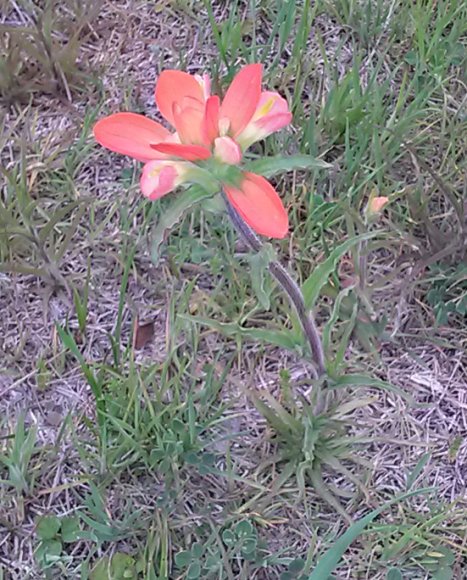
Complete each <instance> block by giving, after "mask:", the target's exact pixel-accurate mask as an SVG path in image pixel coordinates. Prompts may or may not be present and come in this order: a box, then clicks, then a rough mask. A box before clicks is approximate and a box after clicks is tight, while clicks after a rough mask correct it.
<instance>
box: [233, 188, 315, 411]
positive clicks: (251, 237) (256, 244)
mask: <svg viewBox="0 0 467 580" xmlns="http://www.w3.org/2000/svg"><path fill="white" fill-rule="evenodd" d="M222 195H223V198H224V201H225V205H226V207H227V212H228V214H229V217H230V219H231V221H232V223H233V225H234V226H235V229H236V230H237V232H238V233H239V234H240V235H241V236H242V238H243V239H244V240H245V242H246V243H247V244H248V245H249V247H250V248H251V249H252V250H253V251H255V252H260V251H261V249H262V247H263V244H262V242H261V241H260V239H259V238H258V236H257V235H256V234H255V233H254V231H253V230H252V229H251V228H250V226H249V225H248V224H247V223H245V222H244V221H243V219H242V218H241V216H240V215H239V214H238V212H237V211H236V210H235V208H234V207H232V205H231V204H230V202H229V200H228V199H227V197H226V196H225V194H224V193H223V194H222ZM269 271H270V272H271V274H272V275H273V276H274V278H275V279H276V280H277V282H279V284H280V285H281V287H282V289H283V290H284V291H285V293H286V294H287V296H288V297H289V299H290V302H291V303H292V304H293V306H294V307H295V310H296V312H297V314H298V317H299V319H300V323H301V325H302V328H303V331H304V333H305V336H306V338H307V340H308V342H309V344H310V348H311V352H312V355H313V359H314V365H315V375H316V377H317V378H319V377H321V376H323V375H324V373H325V364H324V353H323V346H322V344H321V337H320V335H319V332H318V329H317V327H316V324H315V321H314V319H313V316H312V314H311V312H309V311H308V310H307V308H306V305H305V301H304V299H303V295H302V292H301V290H300V288H299V287H298V284H297V283H296V282H295V280H294V279H293V278H292V276H291V275H290V274H289V273H288V272H287V270H286V269H285V268H284V267H283V266H282V264H280V263H279V262H277V261H275V260H273V261H271V262H269ZM318 405H319V406H321V404H320V403H318Z"/></svg>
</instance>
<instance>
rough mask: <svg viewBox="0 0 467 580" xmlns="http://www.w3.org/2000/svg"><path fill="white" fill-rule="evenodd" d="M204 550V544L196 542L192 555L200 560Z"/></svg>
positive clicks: (192, 548)
mask: <svg viewBox="0 0 467 580" xmlns="http://www.w3.org/2000/svg"><path fill="white" fill-rule="evenodd" d="M203 551H204V550H203V544H199V543H196V544H193V546H191V555H192V556H193V558H194V559H197V560H199V558H201V556H202V555H203Z"/></svg>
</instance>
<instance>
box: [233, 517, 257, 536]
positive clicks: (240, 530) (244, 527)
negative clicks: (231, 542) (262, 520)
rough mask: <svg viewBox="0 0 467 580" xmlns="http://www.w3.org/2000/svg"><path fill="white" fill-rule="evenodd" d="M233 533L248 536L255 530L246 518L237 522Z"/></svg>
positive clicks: (252, 534)
mask: <svg viewBox="0 0 467 580" xmlns="http://www.w3.org/2000/svg"><path fill="white" fill-rule="evenodd" d="M235 533H236V534H237V536H238V537H239V538H248V537H251V536H254V533H255V530H254V528H253V526H252V525H251V522H249V521H248V520H243V521H242V522H239V523H238V524H237V525H236V527H235Z"/></svg>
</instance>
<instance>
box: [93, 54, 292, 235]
mask: <svg viewBox="0 0 467 580" xmlns="http://www.w3.org/2000/svg"><path fill="white" fill-rule="evenodd" d="M261 79H262V65H261V64H250V65H247V66H245V67H243V68H242V69H241V70H240V72H239V73H238V74H237V75H236V76H235V77H234V79H233V81H232V83H231V84H230V86H229V88H228V89H227V91H226V94H225V96H224V98H223V99H222V102H221V100H220V98H219V97H218V96H217V95H211V94H210V93H211V82H210V79H209V77H208V76H207V75H204V76H198V75H194V76H192V75H190V74H188V73H185V72H182V71H177V70H166V71H163V72H162V73H161V75H160V77H159V79H158V81H157V83H156V89H155V99H156V104H157V106H158V108H159V111H160V113H161V115H162V116H163V117H164V118H165V119H166V121H168V122H169V123H170V124H171V125H172V126H173V127H174V128H175V132H174V133H171V132H170V131H169V130H168V129H166V128H165V127H163V126H162V125H161V124H160V123H158V122H157V121H153V120H151V119H148V118H147V117H144V116H143V115H138V114H136V113H130V112H122V113H116V114H114V115H110V116H108V117H105V118H103V119H101V120H100V121H98V122H97V123H96V125H95V126H94V136H95V138H96V140H97V141H98V143H100V144H101V145H103V146H104V147H107V148H108V149H110V150H111V151H115V152H117V153H122V154H123V155H128V156H130V157H133V158H134V159H137V160H138V161H142V162H143V163H145V166H144V168H143V172H142V176H141V182H140V183H141V190H142V193H143V195H144V196H146V197H147V198H148V199H151V200H155V199H158V198H160V197H162V196H163V195H166V194H167V193H169V192H171V191H173V190H174V189H176V188H177V187H178V186H179V185H181V184H183V183H190V182H195V183H200V184H201V185H205V186H206V185H207V186H208V188H209V190H211V189H212V190H213V192H215V190H216V188H217V189H220V188H221V187H222V188H223V190H224V192H225V194H226V196H227V198H228V200H229V202H230V203H231V204H232V206H233V207H234V208H235V209H236V210H237V211H238V213H239V214H240V215H241V217H242V218H243V219H244V220H245V222H246V223H247V224H248V225H249V226H250V227H251V228H252V229H253V230H255V231H256V232H257V233H259V234H262V235H265V236H269V237H273V238H283V237H285V236H286V235H287V231H288V216H287V213H286V211H285V209H284V206H283V204H282V201H281V199H280V197H279V195H278V193H277V192H276V191H275V189H274V188H273V187H272V185H271V184H270V183H269V182H268V181H267V180H266V179H265V178H264V177H262V176H260V175H256V174H254V173H249V172H245V171H242V170H241V161H242V156H243V153H244V152H245V150H246V149H247V148H248V147H249V146H250V145H251V144H252V143H254V142H255V141H258V140H260V139H263V138H264V137H266V136H268V135H270V134H271V133H273V132H274V131H278V130H279V129H281V128H282V127H285V126H286V125H288V124H289V123H290V121H291V119H292V115H291V113H290V111H289V109H288V105H287V102H286V101H285V99H283V98H282V97H281V96H280V95H279V94H277V93H274V92H271V91H261ZM229 166H230V168H231V169H230V170H229V169H228V167H229Z"/></svg>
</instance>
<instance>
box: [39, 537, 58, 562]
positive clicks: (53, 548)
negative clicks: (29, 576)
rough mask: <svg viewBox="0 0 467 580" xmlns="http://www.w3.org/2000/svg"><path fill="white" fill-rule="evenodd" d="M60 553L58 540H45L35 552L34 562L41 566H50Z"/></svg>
mask: <svg viewBox="0 0 467 580" xmlns="http://www.w3.org/2000/svg"><path fill="white" fill-rule="evenodd" d="M61 553H62V543H61V542H60V541H59V540H45V541H43V542H41V543H40V544H39V546H38V547H37V549H36V551H35V557H36V560H37V561H38V562H39V564H40V565H41V566H50V565H51V564H53V563H54V562H55V561H56V560H57V559H58V558H60V555H61Z"/></svg>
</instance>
